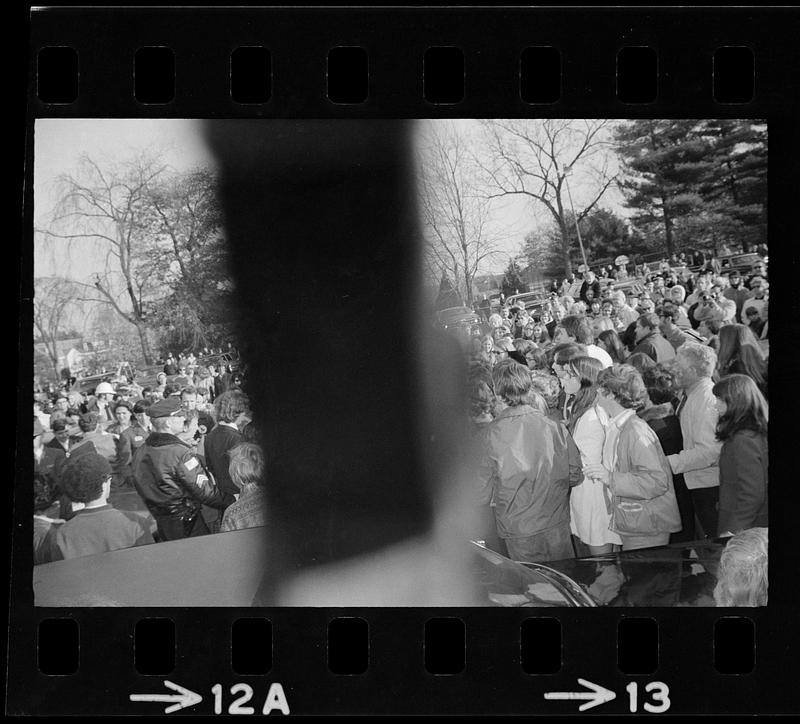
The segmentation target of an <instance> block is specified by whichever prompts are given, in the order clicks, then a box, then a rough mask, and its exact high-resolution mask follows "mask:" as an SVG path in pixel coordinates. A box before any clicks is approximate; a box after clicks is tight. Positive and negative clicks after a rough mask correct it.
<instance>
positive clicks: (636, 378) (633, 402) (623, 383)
mask: <svg viewBox="0 0 800 724" xmlns="http://www.w3.org/2000/svg"><path fill="white" fill-rule="evenodd" d="M597 386H598V387H600V388H602V389H604V390H606V391H607V392H608V393H609V394H610V395H612V396H613V397H614V399H615V400H616V401H617V402H618V403H619V404H620V405H622V407H625V408H627V409H631V410H639V409H640V408H641V407H642V406H643V405H644V403H645V400H646V399H647V389H646V388H645V386H644V381H643V380H642V375H641V374H640V373H639V371H638V370H637V369H636V368H635V367H633V366H631V365H629V364H622V365H617V364H615V365H611V367H606V368H605V369H604V370H602V372H600V375H599V376H598V378H597Z"/></svg>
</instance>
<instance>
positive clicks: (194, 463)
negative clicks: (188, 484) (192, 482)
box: [183, 458, 199, 471]
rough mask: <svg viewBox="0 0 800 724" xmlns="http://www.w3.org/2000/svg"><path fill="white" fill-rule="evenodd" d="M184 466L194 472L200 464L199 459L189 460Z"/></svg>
mask: <svg viewBox="0 0 800 724" xmlns="http://www.w3.org/2000/svg"><path fill="white" fill-rule="evenodd" d="M183 465H184V467H185V468H186V469H187V470H189V471H191V470H194V469H195V468H196V467H197V466H198V465H199V463H198V462H197V458H189V459H188V460H187V461H186V462H185V463H184V464H183Z"/></svg>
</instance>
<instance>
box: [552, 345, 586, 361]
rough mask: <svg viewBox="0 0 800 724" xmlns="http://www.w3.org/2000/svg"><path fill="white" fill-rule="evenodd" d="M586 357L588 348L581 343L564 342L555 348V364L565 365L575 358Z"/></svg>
mask: <svg viewBox="0 0 800 724" xmlns="http://www.w3.org/2000/svg"><path fill="white" fill-rule="evenodd" d="M585 355H586V346H585V345H583V344H580V343H579V342H564V343H563V344H559V345H556V346H555V347H554V348H553V363H554V364H558V365H565V364H566V363H567V362H569V361H570V360H571V359H572V358H573V357H583V356H585Z"/></svg>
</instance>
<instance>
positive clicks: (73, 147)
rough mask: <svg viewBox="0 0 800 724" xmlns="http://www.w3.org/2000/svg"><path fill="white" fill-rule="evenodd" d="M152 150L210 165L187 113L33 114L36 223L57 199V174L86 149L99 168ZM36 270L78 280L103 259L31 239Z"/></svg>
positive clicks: (171, 161) (43, 222)
mask: <svg viewBox="0 0 800 724" xmlns="http://www.w3.org/2000/svg"><path fill="white" fill-rule="evenodd" d="M146 150H149V151H152V152H153V153H155V154H157V155H159V156H160V157H161V158H162V160H163V161H164V162H165V163H167V164H168V165H170V166H172V167H174V168H175V169H176V170H185V169H189V168H192V167H194V166H197V165H206V164H207V165H212V164H213V158H212V157H211V155H210V153H209V152H208V150H207V149H206V146H205V144H204V142H203V139H202V133H201V129H200V121H196V120H188V119H138V118H137V119H117V118H114V119H102V118H100V119H98V118H88V119H80V118H77V119H76V118H48V119H37V121H36V125H35V128H34V163H33V174H34V181H33V196H34V200H33V214H34V220H35V221H34V223H35V226H36V228H47V227H48V221H49V217H50V216H51V214H52V211H53V209H54V207H55V206H56V204H57V202H58V184H57V179H58V177H59V176H60V175H62V174H75V172H76V170H77V168H78V161H79V159H80V157H81V155H83V154H88V155H89V156H90V157H91V158H92V159H93V160H95V161H97V162H98V165H100V166H101V168H102V167H103V166H104V165H106V164H109V165H111V164H114V163H118V162H120V161H123V160H125V159H127V158H131V157H134V156H136V155H138V154H139V153H141V152H142V151H146ZM34 244H35V249H34V265H35V271H34V275H35V276H51V275H55V274H61V275H63V276H68V277H70V278H73V279H76V280H78V281H83V280H85V279H86V278H88V277H89V276H91V274H92V273H93V272H94V271H97V269H96V268H95V267H96V266H97V265H100V264H101V263H102V260H101V259H100V258H97V259H95V260H94V262H95V264H92V261H93V260H92V259H91V258H87V255H86V254H83V255H81V259H80V260H76V259H73V258H72V257H71V256H70V254H69V253H68V252H67V251H66V249H65V245H60V246H59V247H57V248H55V250H54V249H53V246H54V245H53V244H51V245H48V247H49V248H48V250H47V252H45V250H44V249H43V248H42V245H41V244H39V243H38V242H34Z"/></svg>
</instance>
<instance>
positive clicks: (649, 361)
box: [626, 352, 656, 374]
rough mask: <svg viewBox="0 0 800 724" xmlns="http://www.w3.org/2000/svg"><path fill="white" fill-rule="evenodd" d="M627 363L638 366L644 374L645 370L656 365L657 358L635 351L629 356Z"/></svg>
mask: <svg viewBox="0 0 800 724" xmlns="http://www.w3.org/2000/svg"><path fill="white" fill-rule="evenodd" d="M626 363H627V364H629V365H630V366H631V367H634V368H636V369H637V370H638V371H639V372H640V373H641V374H643V373H644V371H645V370H647V369H650V368H651V367H655V366H656V362H655V360H654V359H653V358H652V357H650V356H649V355H647V354H645V353H644V352H634V353H633V354H632V355H631V356H630V357H628V359H627V360H626Z"/></svg>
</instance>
